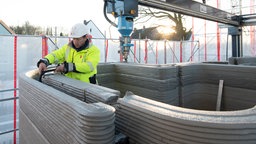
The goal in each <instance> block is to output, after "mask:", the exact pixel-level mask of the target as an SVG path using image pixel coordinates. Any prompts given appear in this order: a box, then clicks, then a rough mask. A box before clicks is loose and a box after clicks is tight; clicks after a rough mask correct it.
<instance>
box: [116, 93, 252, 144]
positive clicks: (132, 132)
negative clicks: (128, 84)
mask: <svg viewBox="0 0 256 144" xmlns="http://www.w3.org/2000/svg"><path fill="white" fill-rule="evenodd" d="M116 113H117V115H116V128H117V130H118V131H120V132H122V133H124V134H125V135H127V136H129V137H130V142H131V143H132V144H135V143H136V144H145V143H153V144H159V143H170V144H172V143H184V144H201V143H208V144H254V143H256V107H253V108H251V109H246V110H240V111H230V112H213V111H202V110H192V109H186V108H180V107H176V106H172V105H168V104H164V103H161V102H156V101H153V100H150V99H146V98H142V97H139V96H136V95H134V94H132V93H130V92H128V93H127V94H126V96H125V97H124V98H120V99H119V100H118V107H117V109H116Z"/></svg>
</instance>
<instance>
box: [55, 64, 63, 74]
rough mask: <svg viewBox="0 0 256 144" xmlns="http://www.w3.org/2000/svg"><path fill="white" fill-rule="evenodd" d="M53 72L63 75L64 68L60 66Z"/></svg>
mask: <svg viewBox="0 0 256 144" xmlns="http://www.w3.org/2000/svg"><path fill="white" fill-rule="evenodd" d="M55 72H57V73H58V72H60V73H65V67H64V64H60V65H58V66H57V67H56V70H55Z"/></svg>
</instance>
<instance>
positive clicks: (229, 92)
mask: <svg viewBox="0 0 256 144" xmlns="http://www.w3.org/2000/svg"><path fill="white" fill-rule="evenodd" d="M177 68H178V69H179V70H178V71H179V80H180V84H179V85H180V100H181V101H180V104H181V107H186V108H191V109H201V110H215V109H216V101H217V95H218V88H219V81H220V80H224V85H223V93H222V105H221V110H222V111H234V110H242V109H248V108H252V107H254V106H255V105H256V98H255V97H256V89H255V87H256V79H255V73H256V67H252V66H240V65H239V66H238V65H223V64H181V65H177Z"/></svg>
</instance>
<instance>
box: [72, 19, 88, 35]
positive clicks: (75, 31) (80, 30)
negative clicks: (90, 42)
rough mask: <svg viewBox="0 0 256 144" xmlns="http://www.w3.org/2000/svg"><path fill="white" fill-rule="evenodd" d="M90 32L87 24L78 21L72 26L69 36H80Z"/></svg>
mask: <svg viewBox="0 0 256 144" xmlns="http://www.w3.org/2000/svg"><path fill="white" fill-rule="evenodd" d="M88 33H89V30H88V28H87V27H86V25H85V24H83V23H77V24H75V25H74V26H73V27H72V28H71V31H70V35H69V36H70V37H72V38H80V37H82V36H84V35H86V34H88Z"/></svg>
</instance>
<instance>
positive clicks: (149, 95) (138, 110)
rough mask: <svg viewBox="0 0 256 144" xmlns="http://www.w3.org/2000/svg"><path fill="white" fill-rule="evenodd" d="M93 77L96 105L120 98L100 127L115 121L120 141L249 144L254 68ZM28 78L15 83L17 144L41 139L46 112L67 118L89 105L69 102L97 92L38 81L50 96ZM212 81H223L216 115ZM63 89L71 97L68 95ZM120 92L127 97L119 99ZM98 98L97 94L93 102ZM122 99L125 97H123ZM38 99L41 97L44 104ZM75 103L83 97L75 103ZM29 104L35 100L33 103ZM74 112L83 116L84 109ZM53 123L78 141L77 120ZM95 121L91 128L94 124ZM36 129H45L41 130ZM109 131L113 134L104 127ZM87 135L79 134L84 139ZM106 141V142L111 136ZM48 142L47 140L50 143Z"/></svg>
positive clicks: (183, 68)
mask: <svg viewBox="0 0 256 144" xmlns="http://www.w3.org/2000/svg"><path fill="white" fill-rule="evenodd" d="M98 71H99V73H98V75H97V77H98V81H99V84H100V85H101V86H105V87H109V88H106V89H105V90H106V91H105V90H103V89H104V88H102V87H101V86H99V87H98V88H100V89H101V88H102V89H101V90H99V91H100V92H99V91H98V94H96V95H98V96H99V97H102V96H103V97H105V98H99V100H100V101H102V102H104V101H105V103H108V102H110V101H108V100H107V99H108V98H110V99H112V96H115V95H118V91H120V92H121V97H123V98H119V99H118V101H117V103H116V104H114V105H115V109H116V111H115V110H113V107H111V106H106V107H107V109H108V110H106V111H108V113H109V116H110V117H109V118H107V119H108V120H109V119H111V122H112V120H113V119H112V118H113V117H115V118H116V120H115V127H116V131H115V132H117V133H118V132H121V133H123V134H125V135H127V136H128V137H129V139H130V143H131V144H135V143H136V144H145V143H156V144H159V143H187V144H191V143H195V144H199V143H214V144H234V143H239V144H240V143H246V144H248V143H256V111H255V109H256V107H255V104H256V99H255V95H256V90H255V87H256V79H255V78H254V74H255V73H256V68H255V67H252V66H240V65H239V66H237V65H228V64H202V63H200V64H198V63H197V64H175V65H140V64H123V63H107V64H100V65H99V68H98ZM33 76H35V74H30V75H28V74H27V75H22V76H21V80H20V89H21V90H20V93H21V98H20V102H21V123H24V124H27V125H28V126H27V127H23V126H22V124H21V127H20V128H21V130H20V131H21V138H23V140H25V139H24V138H27V139H30V137H28V136H27V135H26V134H28V133H29V132H30V131H31V130H30V129H32V131H40V133H39V134H37V133H36V134H37V135H34V136H35V137H36V136H39V138H42V139H43V138H45V137H40V136H41V135H43V134H42V132H43V131H44V130H45V127H42V124H47V123H46V119H47V118H48V119H49V118H52V119H54V118H55V113H54V111H52V110H51V108H52V107H53V108H55V107H56V108H55V110H56V111H61V110H62V109H63V110H64V109H65V108H66V107H67V108H68V109H71V110H72V111H74V108H73V107H76V105H84V106H85V107H87V106H88V107H90V106H89V105H88V104H81V103H83V102H81V101H79V102H78V101H75V100H74V99H73V100H72V101H74V103H73V104H71V103H70V102H69V99H70V98H72V97H76V98H78V99H80V100H82V101H84V96H88V95H90V93H91V94H93V93H94V92H93V91H97V88H93V89H94V90H92V91H90V92H88V93H86V89H88V88H90V87H87V86H85V87H84V86H79V85H77V86H76V85H74V83H73V82H70V80H67V79H66V78H65V77H64V76H59V75H58V76H55V75H51V76H46V77H45V78H44V80H45V81H48V82H47V84H49V83H52V85H56V84H57V86H56V89H58V90H56V89H53V88H52V87H49V86H47V85H44V84H42V83H39V82H37V81H36V80H35V78H33ZM219 80H224V85H223V93H222V103H221V111H215V109H216V102H217V95H218V85H219ZM70 87H72V88H71V89H72V90H70V89H68V88H70ZM76 88H77V89H76ZM110 88H111V89H110ZM60 91H63V92H65V93H67V94H68V95H66V94H64V93H63V92H60ZM79 91H80V92H79ZM104 91H105V92H106V93H105V94H106V95H105V94H104ZM126 91H131V92H132V93H131V92H127V93H126ZM102 92H103V94H100V93H102ZM60 93H61V95H64V97H63V98H64V99H65V100H61V99H62V97H59V96H58V95H59V94H60ZM96 93H97V92H96ZM107 93H110V94H107ZM125 93H126V96H124V94H125ZM44 94H46V97H44V96H43V95H44ZM34 95H35V96H34ZM37 95H38V96H39V97H38V96H37ZM51 95H53V96H51ZM69 95H70V96H69ZM81 95H82V97H80V96H81ZM71 96H72V97H71ZM34 97H35V98H36V99H33V98H34ZM88 97H91V96H88ZM143 97H144V98H143ZM30 99H31V100H30ZM49 99H56V100H54V102H55V103H48V102H49ZM115 99H116V98H115ZM58 100H61V102H62V103H57V104H58V105H60V106H59V107H57V106H56V101H58ZM96 101H97V100H96ZM92 102H94V101H92ZM163 102H164V103H163ZM111 103H112V102H111ZM27 104H30V105H28V106H30V107H33V108H34V109H36V110H37V109H38V110H37V111H39V110H41V109H43V111H40V112H38V113H35V112H33V110H30V109H29V108H28V106H27ZM70 104H71V105H70ZM112 104H113V103H112ZM101 105H103V104H101ZM44 107H45V108H44ZM75 110H77V108H75ZM48 111H49V112H50V113H51V114H54V115H51V117H47V116H48V113H46V114H44V115H43V112H48ZM114 111H115V116H114V114H113V113H114ZM78 112H83V109H81V111H80V110H79V111H78ZM69 114H70V115H69ZM100 114H101V113H100V112H99V115H100ZM78 115H79V114H78ZM41 117H44V118H45V119H44V120H45V121H41V120H40V118H41ZM57 117H58V118H60V119H65V118H66V117H68V118H69V119H71V121H67V125H68V123H69V122H71V124H72V126H74V127H75V129H74V130H73V129H71V130H72V133H69V134H67V135H68V136H70V139H72V140H73V139H77V137H78V136H77V135H74V133H73V131H75V130H76V129H78V128H80V126H79V125H76V124H74V123H73V120H76V119H77V118H80V117H77V115H76V113H75V114H73V113H72V114H71V113H68V114H67V115H66V114H59V115H57ZM31 119H32V120H33V121H35V122H32V126H31V121H32V120H31ZM99 119H101V118H99ZM50 120H51V119H50ZM85 120H86V119H85ZM95 120H96V123H97V122H98V121H97V120H98V119H95ZM40 122H44V123H42V124H40ZM54 122H55V121H54ZM34 123H36V125H35V124H34ZM54 124H55V125H56V127H59V125H61V124H60V123H58V122H55V123H54ZM108 126H109V128H112V127H111V126H110V125H108ZM70 128H71V127H69V130H70ZM52 130H53V129H52ZM83 130H84V129H83ZM41 131H42V132H41ZM86 132H87V131H86V130H84V133H85V134H84V135H83V136H85V139H86ZM76 134H77V133H76ZM111 134H113V131H112V129H111ZM83 136H82V137H80V135H79V138H80V139H83ZM101 136H102V137H104V136H103V135H101ZM108 136H109V135H107V137H108ZM73 137H74V138H73ZM49 138H50V140H53V138H52V137H49ZM104 138H106V137H104ZM108 138H110V139H109V141H111V140H113V139H112V135H111V136H109V137H108ZM31 139H33V138H31ZM80 139H79V140H80ZM53 142H55V141H53ZM56 142H59V141H56ZM78 143H80V142H78Z"/></svg>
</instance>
